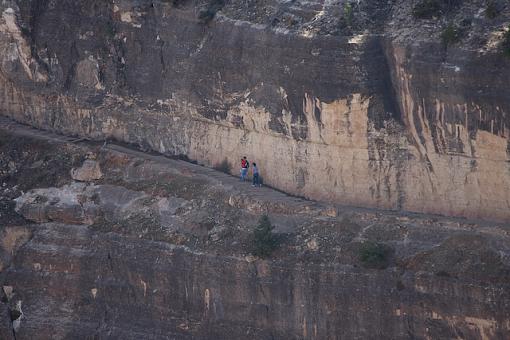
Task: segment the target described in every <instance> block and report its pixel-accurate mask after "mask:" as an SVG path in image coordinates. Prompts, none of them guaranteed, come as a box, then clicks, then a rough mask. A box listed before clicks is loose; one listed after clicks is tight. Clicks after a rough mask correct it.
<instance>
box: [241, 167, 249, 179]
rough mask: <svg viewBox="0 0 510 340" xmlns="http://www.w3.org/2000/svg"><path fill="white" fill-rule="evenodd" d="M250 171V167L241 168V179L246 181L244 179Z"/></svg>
mask: <svg viewBox="0 0 510 340" xmlns="http://www.w3.org/2000/svg"><path fill="white" fill-rule="evenodd" d="M247 173H248V169H246V168H241V181H243V182H244V180H245V179H246V174H247Z"/></svg>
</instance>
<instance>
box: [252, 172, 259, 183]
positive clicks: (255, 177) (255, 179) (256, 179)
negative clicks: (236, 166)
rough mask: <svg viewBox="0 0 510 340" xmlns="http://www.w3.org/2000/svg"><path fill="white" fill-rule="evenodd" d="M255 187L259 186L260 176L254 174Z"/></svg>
mask: <svg viewBox="0 0 510 340" xmlns="http://www.w3.org/2000/svg"><path fill="white" fill-rule="evenodd" d="M252 184H253V185H254V186H255V185H259V174H253V183H252Z"/></svg>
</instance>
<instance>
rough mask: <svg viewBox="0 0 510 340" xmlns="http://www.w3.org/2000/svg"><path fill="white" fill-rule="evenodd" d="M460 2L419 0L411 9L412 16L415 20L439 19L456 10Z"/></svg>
mask: <svg viewBox="0 0 510 340" xmlns="http://www.w3.org/2000/svg"><path fill="white" fill-rule="evenodd" d="M491 1H492V0H491ZM462 2H463V0H421V1H420V2H418V3H417V4H416V5H415V6H414V7H413V16H414V17H415V18H417V19H431V18H434V17H440V16H441V15H442V14H445V13H449V12H451V11H452V10H454V9H455V8H458V7H459V6H460V5H461V4H462Z"/></svg>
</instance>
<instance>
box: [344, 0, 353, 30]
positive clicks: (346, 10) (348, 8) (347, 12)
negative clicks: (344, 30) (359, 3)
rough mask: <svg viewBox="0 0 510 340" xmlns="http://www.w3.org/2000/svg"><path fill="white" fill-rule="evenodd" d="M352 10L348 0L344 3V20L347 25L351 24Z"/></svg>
mask: <svg viewBox="0 0 510 340" xmlns="http://www.w3.org/2000/svg"><path fill="white" fill-rule="evenodd" d="M353 13H354V10H353V8H352V5H351V3H350V2H346V3H345V4H344V21H345V23H346V24H347V26H351V24H352V18H353V15H354V14H353Z"/></svg>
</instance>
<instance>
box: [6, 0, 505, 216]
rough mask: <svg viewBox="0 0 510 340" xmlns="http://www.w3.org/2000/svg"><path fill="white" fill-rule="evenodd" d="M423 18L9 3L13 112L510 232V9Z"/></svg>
mask: <svg viewBox="0 0 510 340" xmlns="http://www.w3.org/2000/svg"><path fill="white" fill-rule="evenodd" d="M417 2H418V1H407V0H392V1H387V2H379V1H374V0H363V1H357V2H352V3H348V2H346V1H306V2H294V1H290V2H289V1H280V0H268V1H264V2H263V4H259V3H258V2H252V1H245V2H239V1H219V0H208V1H202V0H184V1H161V0H160V1H152V0H151V1H149V0H142V1H139V0H136V1H135V0H118V1H117V0H116V1H104V2H101V3H98V2H96V1H89V0H80V1H73V2H69V1H67V0H60V1H54V2H48V1H42V2H41V1H35V0H31V1H26V0H23V1H15V0H9V1H4V2H3V3H2V5H1V7H0V11H1V12H2V16H1V18H0V45H1V46H3V47H4V48H3V49H2V51H1V55H0V59H1V65H0V67H1V71H2V72H1V76H0V83H1V85H2V92H1V93H0V112H1V113H2V114H4V115H9V116H10V117H13V118H15V119H17V120H19V121H21V122H25V123H29V124H31V125H34V126H37V127H39V128H43V129H49V130H54V131H59V132H61V133H65V134H72V135H80V136H86V137H89V138H93V139H104V138H115V139H117V140H120V141H124V142H129V143H135V144H138V145H140V146H141V147H142V148H145V149H154V150H157V151H159V152H162V153H166V154H171V155H185V156H186V157H188V158H189V159H194V160H197V161H198V162H200V163H204V164H206V165H209V166H216V165H217V164H220V163H223V164H230V169H231V171H232V172H234V173H236V172H237V166H236V165H237V163H238V160H239V159H240V157H241V156H243V155H247V156H248V157H249V158H250V159H251V160H255V161H256V162H257V163H259V165H260V167H261V169H262V171H263V176H264V180H265V182H266V183H268V184H270V185H272V186H274V187H276V188H279V189H281V190H284V191H286V192H289V193H293V194H296V195H300V196H305V197H309V198H313V199H318V200H323V201H331V202H336V203H342V204H349V205H357V206H369V207H379V208H386V209H396V210H408V211H418V212H430V213H440V214H445V215H455V216H465V217H481V218H486V219H494V220H509V219H510V209H509V203H508V202H510V190H509V189H510V176H509V175H508V174H509V165H508V164H510V163H509V162H508V160H509V156H508V153H507V144H508V142H507V141H508V137H509V132H508V131H509V128H508V126H509V124H508V123H509V122H508V117H509V111H510V103H509V100H508V98H510V92H509V91H510V90H509V87H508V86H506V83H507V80H508V78H509V77H510V74H509V71H508V70H509V67H508V66H509V65H510V58H507V57H505V55H504V53H502V51H501V49H502V44H503V40H504V37H505V33H504V32H505V29H507V26H508V24H509V20H510V19H509V18H510V16H509V11H510V7H509V6H508V4H506V3H504V2H501V3H499V2H497V3H498V4H497V13H496V16H495V17H492V15H491V18H488V17H487V16H486V15H484V13H485V12H484V10H487V9H486V8H485V6H486V5H485V2H483V1H475V0H464V1H462V4H461V5H459V6H453V7H452V8H448V11H446V10H447V9H446V8H445V9H444V13H439V14H442V15H441V16H440V17H439V18H432V19H417V18H415V17H413V6H414V5H415V4H416V3H417ZM439 14H437V13H436V14H435V16H438V15H439ZM77 23H78V24H77ZM449 25H450V26H449ZM63 27H64V28H63ZM448 27H454V28H452V29H453V30H454V31H453V32H454V33H455V35H454V38H455V39H457V40H456V41H455V42H449V41H446V42H445V39H442V37H444V34H442V32H444V31H445V30H446V29H448ZM452 34H453V33H452ZM442 40H443V41H442ZM445 44H448V45H447V46H446V45H445Z"/></svg>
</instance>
